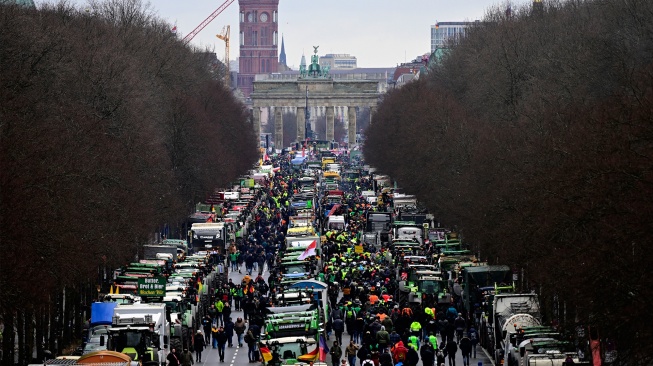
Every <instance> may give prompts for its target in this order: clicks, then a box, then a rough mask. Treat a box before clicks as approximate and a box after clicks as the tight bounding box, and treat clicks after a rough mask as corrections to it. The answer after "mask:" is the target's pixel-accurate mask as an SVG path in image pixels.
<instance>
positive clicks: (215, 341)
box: [211, 325, 218, 348]
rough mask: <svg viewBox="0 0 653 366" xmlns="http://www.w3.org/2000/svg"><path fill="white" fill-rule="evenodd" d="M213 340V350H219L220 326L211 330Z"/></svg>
mask: <svg viewBox="0 0 653 366" xmlns="http://www.w3.org/2000/svg"><path fill="white" fill-rule="evenodd" d="M211 339H212V340H213V344H212V346H213V348H218V326H217V325H214V326H213V327H212V328H211Z"/></svg>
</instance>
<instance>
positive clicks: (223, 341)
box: [216, 327, 227, 362]
mask: <svg viewBox="0 0 653 366" xmlns="http://www.w3.org/2000/svg"><path fill="white" fill-rule="evenodd" d="M216 339H217V340H218V354H219V355H220V362H224V348H225V346H226V345H227V333H225V331H224V327H220V328H218V335H217V337H216Z"/></svg>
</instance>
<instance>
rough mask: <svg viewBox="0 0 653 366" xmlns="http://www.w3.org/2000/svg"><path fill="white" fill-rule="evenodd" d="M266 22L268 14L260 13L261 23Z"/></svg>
mask: <svg viewBox="0 0 653 366" xmlns="http://www.w3.org/2000/svg"><path fill="white" fill-rule="evenodd" d="M267 21H268V14H267V13H261V22H263V23H265V22H267Z"/></svg>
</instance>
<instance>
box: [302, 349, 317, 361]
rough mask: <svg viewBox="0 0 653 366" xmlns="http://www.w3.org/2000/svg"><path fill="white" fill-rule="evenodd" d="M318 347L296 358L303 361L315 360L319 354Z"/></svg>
mask: <svg viewBox="0 0 653 366" xmlns="http://www.w3.org/2000/svg"><path fill="white" fill-rule="evenodd" d="M319 348H320V347H316V348H315V349H314V350H313V351H311V352H309V353H307V354H305V355H301V356H299V357H297V360H298V361H304V362H311V361H313V362H314V361H317V359H318V356H319Z"/></svg>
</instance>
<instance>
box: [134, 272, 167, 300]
mask: <svg viewBox="0 0 653 366" xmlns="http://www.w3.org/2000/svg"><path fill="white" fill-rule="evenodd" d="M138 296H140V297H165V296H166V279H165V278H164V277H147V278H139V279H138Z"/></svg>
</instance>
